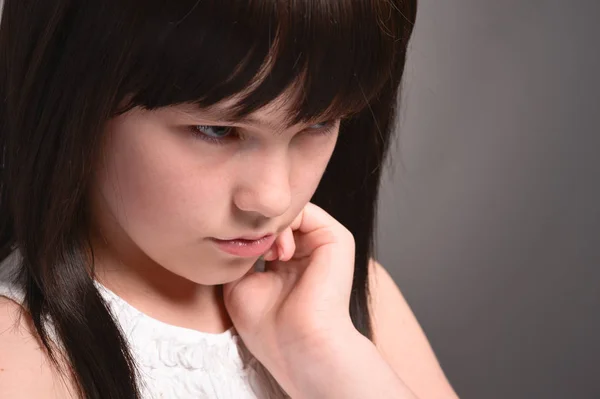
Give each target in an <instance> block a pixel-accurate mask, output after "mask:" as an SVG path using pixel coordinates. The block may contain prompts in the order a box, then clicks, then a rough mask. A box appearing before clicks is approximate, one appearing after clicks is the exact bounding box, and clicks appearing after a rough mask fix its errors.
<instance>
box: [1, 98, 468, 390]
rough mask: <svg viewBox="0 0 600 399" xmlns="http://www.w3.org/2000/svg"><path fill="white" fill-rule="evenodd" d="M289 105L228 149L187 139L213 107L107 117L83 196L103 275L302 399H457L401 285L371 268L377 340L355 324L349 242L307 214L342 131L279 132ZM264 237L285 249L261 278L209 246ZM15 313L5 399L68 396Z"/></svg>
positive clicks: (153, 311)
mask: <svg viewBox="0 0 600 399" xmlns="http://www.w3.org/2000/svg"><path fill="white" fill-rule="evenodd" d="M283 104H284V102H283V101H277V102H275V103H273V104H271V105H269V106H267V107H265V108H263V109H261V110H259V111H257V112H256V113H255V114H254V115H252V116H253V120H252V122H248V123H244V124H236V126H235V127H236V129H238V131H239V132H240V136H243V140H242V139H232V140H231V141H228V142H227V144H224V145H215V144H212V143H208V142H206V141H202V140H201V139H198V138H197V137H194V136H193V135H192V134H191V133H190V131H189V130H188V129H187V128H186V127H189V126H196V125H203V126H215V125H216V126H223V125H225V124H226V123H224V122H223V120H222V119H219V118H218V114H219V112H218V110H203V111H202V112H198V111H194V110H192V109H191V108H190V107H184V106H179V107H171V108H168V109H162V110H157V111H152V112H148V111H142V110H139V109H134V110H133V111H132V112H130V113H127V114H125V115H122V116H120V117H117V118H115V119H113V120H111V121H110V122H109V124H108V125H107V132H106V142H105V148H104V150H105V152H104V154H105V155H104V157H103V159H102V162H101V164H100V165H98V167H97V173H96V177H95V180H94V184H93V186H92V187H93V189H92V190H91V192H90V200H91V204H92V209H93V212H94V217H95V219H94V220H95V230H94V231H93V233H94V237H95V241H94V246H95V253H96V254H97V256H98V257H97V273H98V275H97V278H98V279H99V280H100V281H101V282H102V283H103V284H104V285H106V286H107V287H108V288H110V289H111V290H113V291H114V292H116V293H117V294H119V295H120V296H122V297H123V299H124V300H126V301H128V302H129V303H130V304H132V305H133V306H135V307H137V308H138V309H139V310H141V311H142V312H144V313H146V314H148V315H149V316H150V317H154V318H156V319H159V320H161V321H163V322H166V323H169V324H173V325H177V326H181V327H186V328H192V329H196V330H199V331H204V332H212V333H219V332H222V331H224V330H225V329H227V328H229V327H230V326H231V325H232V324H233V325H235V327H236V330H237V331H238V333H239V334H240V336H241V337H242V339H243V340H244V342H245V343H246V345H247V346H248V348H249V349H250V350H251V351H252V352H253V354H254V355H255V356H256V357H257V358H258V359H259V360H260V361H261V362H262V363H263V364H264V365H265V366H266V367H267V369H269V371H270V372H271V373H272V374H273V376H274V377H275V378H276V379H277V381H278V382H279V383H280V384H281V385H282V387H283V388H284V389H286V391H287V392H288V393H289V394H290V395H291V396H292V397H293V398H295V399H296V398H299V399H300V398H333V397H344V398H349V399H352V398H368V397H374V398H375V397H376V398H388V397H389V398H415V397H418V398H455V397H456V394H455V393H454V392H453V390H452V388H451V387H450V385H449V383H448V381H447V380H446V378H445V376H444V374H443V372H442V370H441V369H440V367H439V364H438V362H437V360H436V359H435V356H434V354H433V352H432V350H431V347H430V346H429V343H428V342H427V339H426V337H425V335H424V334H423V332H422V330H421V329H420V327H419V324H418V323H417V321H416V319H415V317H414V315H413V314H412V312H411V311H410V308H409V307H408V305H407V304H406V301H405V300H404V298H403V297H402V294H401V293H400V291H399V290H398V287H397V286H396V284H395V283H394V282H393V281H392V279H391V278H390V276H389V274H387V272H386V271H385V270H384V269H383V267H381V265H379V264H378V263H377V262H375V261H374V260H373V261H372V262H371V265H370V267H371V278H370V282H369V283H370V286H371V294H372V296H373V301H372V312H371V313H372V317H373V324H374V342H371V341H369V340H367V339H366V338H364V337H363V336H362V335H360V334H359V333H358V331H356V329H355V328H354V327H353V325H352V323H351V321H350V318H349V314H348V301H349V297H350V284H351V280H352V268H353V264H354V240H353V237H352V235H351V234H350V232H349V231H348V230H347V229H345V228H344V226H342V225H341V224H340V223H339V222H337V221H336V220H335V219H333V218H332V217H331V216H330V215H328V214H327V213H326V212H324V211H323V210H322V209H320V208H318V207H317V206H315V205H313V204H311V203H309V200H310V198H311V197H312V194H313V193H314V191H315V189H316V187H317V185H318V182H319V180H320V178H321V176H322V173H323V172H324V170H325V167H326V165H327V162H328V161H329V158H330V156H331V153H332V152H333V148H334V146H335V142H336V140H337V131H338V129H339V121H333V124H332V126H333V129H332V132H331V133H329V134H323V135H321V134H313V131H315V130H318V129H320V128H321V127H322V126H323V125H321V124H318V123H319V122H325V121H315V123H314V124H311V125H308V126H293V127H288V126H286V127H284V126H283V123H282V121H283V120H284V119H285V118H284V116H285V115H286V110H285V107H284V106H283ZM214 131H215V130H210V129H209V130H207V129H204V132H205V133H209V132H214ZM265 231H266V232H274V233H275V234H276V235H277V236H278V238H277V240H276V242H275V245H274V246H273V248H272V250H271V251H269V252H268V253H267V254H266V259H267V260H268V261H269V262H267V271H266V272H264V273H253V272H252V265H253V264H254V263H255V261H256V258H252V259H250V258H238V257H234V256H233V255H229V254H225V253H223V252H220V251H219V250H218V249H217V248H215V247H214V245H212V244H211V243H210V242H209V241H208V240H207V239H208V238H209V237H217V238H228V237H237V236H241V235H244V234H248V233H253V232H265ZM276 258H278V259H279V260H276ZM197 259H203V261H202V262H201V264H198V262H197ZM18 310H19V305H17V304H16V303H14V302H11V301H10V300H8V299H3V298H0V396H2V397H3V398H17V397H18V398H22V397H38V398H64V397H69V396H70V394H69V392H73V389H72V383H71V382H69V381H63V380H61V379H60V378H59V374H58V373H57V371H56V370H54V368H53V367H52V366H51V365H50V364H49V362H48V360H47V358H46V355H45V354H44V351H43V350H42V349H41V346H40V343H39V340H38V339H37V338H35V335H34V333H33V329H32V325H31V323H30V320H29V319H28V318H27V317H23V318H21V319H19V320H17V319H16V318H15V315H16V314H17V311H18ZM365 365H368V367H365ZM308 366H310V367H308ZM306 370H310V373H308V372H306Z"/></svg>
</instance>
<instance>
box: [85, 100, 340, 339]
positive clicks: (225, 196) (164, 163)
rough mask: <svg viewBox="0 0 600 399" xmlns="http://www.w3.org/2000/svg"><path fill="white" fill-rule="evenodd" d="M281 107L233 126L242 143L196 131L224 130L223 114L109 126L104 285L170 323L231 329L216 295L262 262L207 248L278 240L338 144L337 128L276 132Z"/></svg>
mask: <svg viewBox="0 0 600 399" xmlns="http://www.w3.org/2000/svg"><path fill="white" fill-rule="evenodd" d="M284 105H285V104H284V102H283V101H282V100H279V101H277V102H275V103H274V104H271V105H270V106H268V107H266V108H263V109H261V110H259V111H258V112H257V113H255V114H253V115H252V117H253V119H254V122H253V123H252V124H244V125H241V124H238V125H236V128H237V129H238V130H237V132H238V134H239V135H240V136H243V139H240V138H235V136H232V137H233V138H232V139H229V140H228V141H225V144H224V145H217V144H212V143H209V142H206V141H203V140H201V139H200V138H198V137H197V136H195V135H194V133H192V130H190V127H194V126H195V125H224V123H223V121H222V120H221V119H219V118H218V115H219V112H218V110H211V111H210V112H208V111H203V112H199V111H198V110H197V109H196V108H195V107H193V106H177V107H169V108H164V109H160V110H155V111H144V110H141V109H134V110H132V111H131V112H129V113H127V114H124V115H121V116H119V117H116V118H114V119H113V120H111V121H110V122H109V124H108V126H107V131H106V140H105V150H104V157H103V158H102V160H101V163H100V165H99V167H98V168H97V169H96V170H97V174H96V177H95V182H94V184H93V187H94V190H93V191H92V192H91V195H90V197H91V201H92V204H93V206H92V209H93V214H94V220H95V221H96V225H95V229H94V230H95V233H96V234H95V236H96V238H97V239H96V240H95V241H96V242H95V255H96V258H97V261H96V268H97V272H98V278H99V280H100V281H101V282H102V283H103V284H104V285H105V286H107V287H108V288H109V289H111V290H113V291H114V292H116V293H117V294H118V295H120V296H122V297H123V298H124V299H125V300H126V301H128V302H129V303H131V304H132V305H134V306H135V307H137V308H138V309H139V310H141V311H142V312H144V313H147V314H148V315H150V316H151V317H154V318H157V319H160V320H161V321H164V322H167V323H169V324H173V325H178V326H182V327H187V328H193V329H197V330H201V331H205V332H215V333H218V332H222V331H224V330H225V329H227V328H228V327H230V325H231V321H230V320H229V317H228V315H227V312H226V311H225V309H224V304H223V299H222V293H221V288H220V286H219V285H220V284H224V283H227V282H231V281H235V280H237V279H239V278H240V277H241V276H243V275H244V274H245V273H246V272H247V271H248V270H249V269H250V268H251V267H252V265H253V264H254V263H255V262H256V260H257V258H256V257H255V258H240V257H235V256H232V255H229V254H226V253H224V252H222V251H221V250H219V249H218V248H217V247H216V246H215V245H214V243H212V242H211V241H210V240H209V238H211V237H216V238H222V239H226V238H234V237H240V236H244V235H253V236H254V235H261V234H263V233H266V232H271V233H275V234H280V233H281V232H282V231H283V230H284V229H285V228H286V227H288V226H289V225H290V223H291V222H292V220H293V218H294V217H296V216H297V215H298V213H299V212H300V210H301V209H302V208H303V207H304V206H305V205H306V203H307V202H308V201H309V200H310V198H311V197H312V195H313V193H314V191H315V190H316V188H317V185H318V183H319V180H320V178H321V176H322V174H323V172H324V170H325V167H326V165H327V163H328V161H329V158H330V156H331V153H332V152H333V148H334V146H335V142H336V139H337V132H338V128H339V124H338V123H337V122H335V125H334V128H333V130H332V132H331V133H330V134H327V135H322V134H317V133H318V132H319V129H311V127H310V126H294V127H291V128H287V129H283V128H282V127H279V126H280V125H281V121H283V120H284V118H285V116H286V115H287V112H286V110H285V107H284ZM321 131H322V130H321ZM203 132H207V130H206V129H205V130H203ZM214 132H215V131H214V130H209V131H208V133H209V134H212V135H213V136H214ZM191 315H193V317H190V316H191ZM198 315H202V316H200V317H198Z"/></svg>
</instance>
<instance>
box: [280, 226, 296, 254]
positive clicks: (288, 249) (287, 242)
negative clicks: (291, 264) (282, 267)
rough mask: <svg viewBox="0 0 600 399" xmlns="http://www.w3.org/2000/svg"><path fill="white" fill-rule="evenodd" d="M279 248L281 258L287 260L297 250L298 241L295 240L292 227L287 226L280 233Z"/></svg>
mask: <svg viewBox="0 0 600 399" xmlns="http://www.w3.org/2000/svg"><path fill="white" fill-rule="evenodd" d="M277 241H278V248H279V258H278V259H279V260H280V261H283V262H287V261H288V260H290V259H291V258H292V256H293V255H294V252H295V251H296V243H295V242H294V233H293V232H292V229H291V228H289V227H288V228H287V229H285V230H284V231H283V233H281V234H280V235H279V238H278V239H277Z"/></svg>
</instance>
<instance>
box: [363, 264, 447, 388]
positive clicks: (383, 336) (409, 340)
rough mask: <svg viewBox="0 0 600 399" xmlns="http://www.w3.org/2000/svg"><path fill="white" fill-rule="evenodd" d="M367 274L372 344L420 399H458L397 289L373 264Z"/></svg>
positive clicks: (379, 267) (379, 266)
mask: <svg viewBox="0 0 600 399" xmlns="http://www.w3.org/2000/svg"><path fill="white" fill-rule="evenodd" d="M370 267H371V269H370V270H369V280H370V282H369V287H370V290H371V298H372V301H371V316H372V320H373V333H374V343H375V345H376V347H377V348H378V350H379V351H380V353H381V354H382V356H383V357H384V358H385V359H386V360H387V362H388V363H389V364H390V366H391V367H392V368H393V369H394V370H395V372H396V373H397V374H398V375H399V376H400V377H401V378H402V380H403V381H404V382H405V383H406V384H407V385H408V386H409V387H410V388H411V389H412V390H413V392H415V394H416V395H417V396H418V397H419V398H422V399H428V398H435V399H446V398H453V399H454V398H458V396H457V395H456V393H455V392H454V390H453V389H452V387H451V386H450V383H449V382H448V380H447V379H446V376H445V375H444V372H443V371H442V369H441V367H440V365H439V363H438V361H437V359H436V357H435V354H434V353H433V350H432V349H431V346H430V345H429V342H428V341H427V338H426V336H425V334H424V332H423V330H422V329H421V326H420V325H419V323H418V321H417V319H416V318H415V316H414V314H413V312H412V311H411V310H410V307H409V306H408V304H407V303H406V300H405V299H404V297H403V295H402V293H401V292H400V289H399V288H398V286H397V285H396V283H394V281H393V280H392V278H391V276H390V275H389V273H388V272H387V271H386V270H385V269H384V268H383V267H382V266H381V265H380V264H379V263H377V262H376V261H375V260H372V262H371V264H370Z"/></svg>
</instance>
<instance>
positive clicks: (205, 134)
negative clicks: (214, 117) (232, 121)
mask: <svg viewBox="0 0 600 399" xmlns="http://www.w3.org/2000/svg"><path fill="white" fill-rule="evenodd" d="M190 129H191V130H192V133H193V134H194V136H196V138H198V139H200V140H205V141H208V142H209V143H213V144H225V142H226V141H227V140H228V139H229V138H230V136H231V133H232V132H233V131H234V128H233V127H231V126H208V125H194V126H190Z"/></svg>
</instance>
